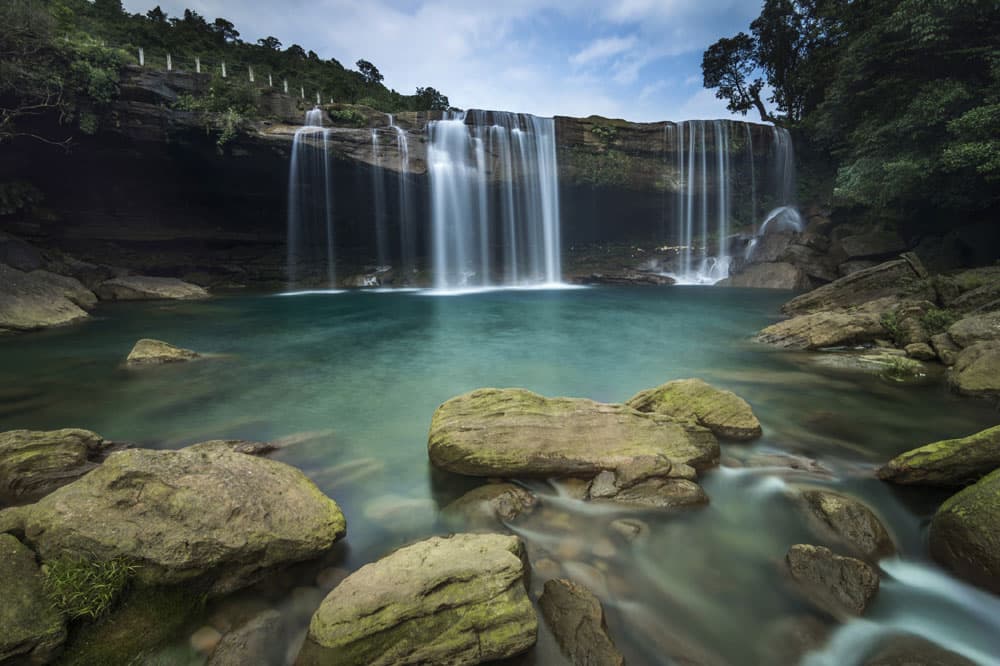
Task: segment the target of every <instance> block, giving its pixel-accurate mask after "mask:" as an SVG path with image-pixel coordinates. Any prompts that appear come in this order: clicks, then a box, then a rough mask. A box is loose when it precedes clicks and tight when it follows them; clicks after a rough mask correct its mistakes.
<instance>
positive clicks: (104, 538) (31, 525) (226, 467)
mask: <svg viewBox="0 0 1000 666" xmlns="http://www.w3.org/2000/svg"><path fill="white" fill-rule="evenodd" d="M4 529H6V530H10V529H14V530H17V531H18V532H20V533H23V534H24V536H25V541H26V542H27V543H29V544H30V545H31V546H32V547H34V549H35V550H36V551H37V552H38V553H39V555H40V556H41V557H42V559H43V561H48V560H51V559H56V558H59V557H60V556H62V555H64V554H76V553H87V554H88V555H89V556H91V557H92V558H94V559H97V560H112V559H115V558H123V559H125V560H128V561H133V562H136V563H139V564H140V565H141V566H139V567H138V568H137V570H136V577H137V579H138V581H139V582H140V583H142V584H144V585H163V584H177V583H181V582H191V583H192V584H195V585H203V586H204V588H205V589H206V590H207V591H208V592H209V593H212V594H221V593H225V592H229V591H231V590H235V589H238V588H240V587H244V586H246V585H248V584H250V583H252V582H254V581H256V580H257V579H258V578H260V576H261V575H263V574H264V573H265V572H266V571H267V570H268V569H269V568H272V567H276V566H279V565H283V564H289V563H292V562H298V561H302V560H308V559H311V558H314V557H316V556H318V555H320V554H322V553H323V552H325V551H326V550H328V549H329V548H330V546H332V545H333V543H334V541H336V540H337V539H339V538H340V537H342V536H343V535H344V532H345V522H344V516H343V514H342V513H341V512H340V509H339V507H338V506H337V504H336V503H335V502H334V501H333V500H331V499H330V498H328V497H326V496H325V495H324V494H323V493H322V492H320V491H319V489H318V488H316V486H315V485H313V483H312V481H310V480H309V479H308V478H307V477H306V476H305V475H304V474H302V472H300V471H299V470H297V469H295V468H294V467H291V466H289V465H285V464H283V463H279V462H275V461H272V460H267V459H264V458H259V457H255V456H249V455H244V454H241V453H235V452H233V451H229V450H225V449H223V448H207V449H204V448H203V449H198V448H194V449H181V450H179V451H150V450H144V449H130V450H127V451H119V452H116V453H113V454H111V455H110V456H108V458H107V460H105V461H104V463H103V464H102V465H101V466H100V467H98V468H97V469H95V470H94V471H92V472H91V473H89V474H87V475H86V476H84V477H82V478H80V479H78V480H76V481H74V482H73V483H71V484H69V485H67V486H63V487H62V488H60V489H58V490H56V491H54V492H53V493H51V494H49V495H47V496H46V497H44V498H43V499H41V500H40V501H39V502H37V503H35V504H32V505H28V506H23V507H17V508H14V509H7V510H5V511H3V512H0V530H4Z"/></svg>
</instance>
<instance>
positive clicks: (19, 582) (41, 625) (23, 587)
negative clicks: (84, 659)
mask: <svg viewBox="0 0 1000 666" xmlns="http://www.w3.org/2000/svg"><path fill="white" fill-rule="evenodd" d="M0 598H2V599H3V602H2V603H0V627H2V628H3V631H0V663H4V664H6V663H32V664H45V663H48V662H49V661H51V660H52V658H53V657H54V656H55V654H56V653H57V652H58V650H59V648H60V647H61V646H62V644H63V641H65V640H66V627H65V626H64V624H63V619H62V616H61V615H60V614H59V612H58V611H56V610H55V608H53V606H52V605H51V604H50V603H49V600H48V597H47V596H46V595H45V590H44V587H43V576H42V572H41V571H40V570H39V568H38V564H37V563H36V562H35V554H34V553H32V552H31V551H30V550H29V549H28V548H26V547H25V546H24V545H23V544H22V543H21V542H20V541H18V540H17V539H15V538H14V537H12V536H11V535H9V534H0ZM17 658H21V659H22V660H24V661H12V662H8V661H7V660H8V659H11V660H16V659H17Z"/></svg>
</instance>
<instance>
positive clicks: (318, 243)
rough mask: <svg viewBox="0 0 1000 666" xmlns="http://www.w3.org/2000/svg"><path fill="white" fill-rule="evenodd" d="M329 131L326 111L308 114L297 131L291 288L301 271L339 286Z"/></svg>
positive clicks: (291, 187) (291, 181)
mask: <svg viewBox="0 0 1000 666" xmlns="http://www.w3.org/2000/svg"><path fill="white" fill-rule="evenodd" d="M327 132H328V131H327V130H326V129H324V128H323V111H322V110H321V109H319V108H315V109H312V110H311V111H308V112H306V118H305V125H303V126H302V127H300V128H299V129H298V130H296V131H295V136H294V138H293V139H292V155H291V162H290V165H289V169H288V257H287V260H288V266H287V270H288V285H289V287H294V286H295V285H296V284H297V283H298V281H299V278H300V276H299V271H300V269H301V268H303V267H306V268H307V269H310V272H311V273H318V274H320V275H323V274H325V279H326V283H327V286H328V287H330V288H333V287H335V286H336V278H337V276H336V266H335V263H334V252H333V248H334V233H333V192H332V189H331V187H332V183H331V175H332V174H331V171H330V153H329V150H328V145H327V137H328V134H327Z"/></svg>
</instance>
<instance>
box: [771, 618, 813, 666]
mask: <svg viewBox="0 0 1000 666" xmlns="http://www.w3.org/2000/svg"><path fill="white" fill-rule="evenodd" d="M829 636H830V627H829V626H828V625H827V624H826V623H825V622H823V621H822V620H820V619H819V618H818V617H816V616H814V615H795V616H790V617H784V618H781V619H779V620H775V621H774V622H771V623H770V624H768V625H767V627H765V628H764V632H763V634H762V635H761V638H760V640H759V641H758V643H757V663H758V664H767V665H768V666H798V664H800V663H801V662H802V657H803V656H804V655H805V654H806V653H807V652H811V651H813V650H818V649H819V648H821V647H823V645H824V644H825V643H826V641H827V638H829Z"/></svg>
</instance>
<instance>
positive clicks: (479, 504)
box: [441, 483, 538, 531]
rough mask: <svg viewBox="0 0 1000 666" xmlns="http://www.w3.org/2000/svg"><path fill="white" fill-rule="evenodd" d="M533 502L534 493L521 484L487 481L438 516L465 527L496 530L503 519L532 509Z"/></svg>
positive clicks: (514, 516) (534, 499) (506, 520)
mask: <svg viewBox="0 0 1000 666" xmlns="http://www.w3.org/2000/svg"><path fill="white" fill-rule="evenodd" d="M537 503H538V500H537V499H536V498H535V496H534V495H532V494H531V493H530V492H528V491H527V490H525V489H524V488H522V487H521V486H517V485H514V484H513V483H488V484H486V485H485V486H480V487H479V488H476V489H474V490H470V491H469V492H467V493H465V494H464V495H462V496H461V497H459V498H458V499H457V500H455V501H454V502H452V503H451V504H449V505H448V506H446V507H445V508H444V510H443V511H442V512H441V517H442V518H444V519H445V521H447V522H448V523H450V524H454V525H461V526H463V527H465V528H466V529H473V530H475V531H479V530H488V531H496V530H497V528H498V527H500V526H501V525H502V524H503V523H504V522H510V521H512V520H514V519H516V518H517V517H518V516H520V515H521V514H523V513H526V512H529V511H531V510H532V509H534V508H535V505H536V504H537Z"/></svg>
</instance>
